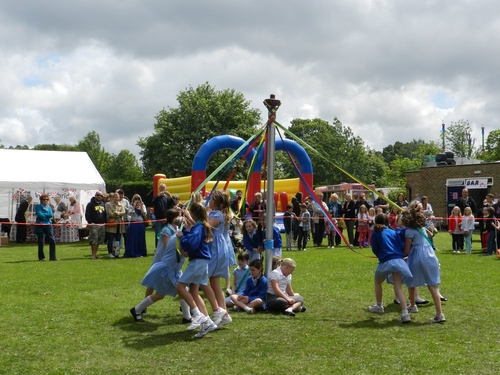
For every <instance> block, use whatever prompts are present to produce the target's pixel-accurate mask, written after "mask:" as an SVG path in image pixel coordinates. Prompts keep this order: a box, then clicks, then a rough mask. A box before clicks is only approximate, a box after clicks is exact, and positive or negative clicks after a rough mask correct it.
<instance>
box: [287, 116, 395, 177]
mask: <svg viewBox="0 0 500 375" xmlns="http://www.w3.org/2000/svg"><path fill="white" fill-rule="evenodd" d="M291 124H292V125H291V126H290V128H289V131H290V132H291V133H293V134H294V135H295V136H297V137H299V138H302V140H304V141H305V142H306V143H307V144H309V145H310V146H311V147H314V148H315V149H316V150H317V151H318V152H319V153H320V154H321V155H323V156H324V157H326V158H327V159H328V160H331V161H332V162H334V163H335V164H337V165H338V166H339V167H340V168H342V169H343V170H345V171H346V172H348V173H349V174H351V175H352V176H354V177H356V178H357V179H359V180H361V181H362V182H366V183H369V184H371V183H375V184H381V183H382V181H383V176H384V175H385V171H386V169H387V166H386V165H385V163H384V161H383V159H382V157H381V156H380V155H378V154H377V153H376V152H374V151H373V150H370V149H369V148H367V147H366V146H365V145H364V143H363V140H362V139H361V138H360V137H357V136H354V134H353V132H352V130H351V129H350V128H349V127H345V126H343V125H342V123H341V122H340V121H339V120H338V119H337V118H335V119H334V122H333V124H329V123H328V122H327V121H324V120H322V119H318V118H316V119H313V120H304V119H294V120H292V122H291ZM287 137H289V136H287ZM289 138H290V137H289ZM306 151H307V152H308V154H309V157H310V158H311V162H312V165H313V169H314V185H331V184H336V183H339V182H344V181H345V182H348V181H351V180H352V179H351V178H350V177H349V176H347V175H346V174H345V173H344V172H342V171H341V170H340V169H336V168H335V167H334V166H332V164H330V163H328V162H326V161H325V160H323V159H322V158H321V157H319V156H317V155H316V154H314V153H312V152H310V151H309V150H306ZM287 168H288V167H287ZM288 174H289V175H295V171H288Z"/></svg>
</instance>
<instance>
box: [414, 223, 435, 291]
mask: <svg viewBox="0 0 500 375" xmlns="http://www.w3.org/2000/svg"><path fill="white" fill-rule="evenodd" d="M405 237H406V238H411V239H412V244H411V249H410V253H409V254H408V261H407V262H408V267H409V268H410V271H411V273H412V275H413V277H412V278H411V279H408V281H407V283H406V285H407V286H408V287H409V288H413V287H417V286H421V285H430V286H436V285H439V284H440V282H441V280H440V272H439V260H438V258H437V257H436V253H435V252H434V250H433V249H432V246H431V244H430V243H429V240H428V237H427V233H425V230H423V229H422V228H419V229H412V228H406V233H405Z"/></svg>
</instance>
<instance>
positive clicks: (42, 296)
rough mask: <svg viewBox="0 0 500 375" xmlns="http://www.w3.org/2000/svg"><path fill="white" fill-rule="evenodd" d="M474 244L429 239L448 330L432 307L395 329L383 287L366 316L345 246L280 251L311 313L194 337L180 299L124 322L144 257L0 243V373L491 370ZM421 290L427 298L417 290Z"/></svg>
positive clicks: (256, 319)
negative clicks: (379, 307) (468, 248)
mask: <svg viewBox="0 0 500 375" xmlns="http://www.w3.org/2000/svg"><path fill="white" fill-rule="evenodd" d="M474 240H475V241H474V245H473V246H474V248H475V249H477V250H476V251H475V253H473V254H472V255H465V254H459V255H457V254H452V253H451V249H450V245H451V238H450V236H449V235H448V234H447V233H439V234H438V235H437V236H436V244H437V246H438V249H439V251H438V257H439V260H440V262H441V266H442V267H441V271H442V274H441V278H442V287H441V291H442V293H443V295H445V296H446V297H447V298H448V299H449V301H448V302H445V303H444V306H443V310H444V313H445V315H446V318H447V321H446V323H444V324H431V323H429V318H431V317H432V316H433V315H434V306H433V304H432V303H431V304H429V305H425V306H424V307H421V308H420V311H419V312H418V313H416V314H413V315H412V322H411V323H410V324H408V325H401V324H400V323H398V322H397V318H398V317H399V314H400V310H399V307H398V306H396V305H394V304H392V300H393V293H392V290H391V288H390V287H389V286H384V305H386V313H385V314H384V315H373V314H370V313H368V312H367V310H366V308H367V306H368V305H369V304H371V303H373V302H374V296H373V281H372V280H373V272H374V270H375V267H376V260H375V259H372V258H369V257H365V256H361V255H359V254H355V253H353V252H351V251H350V250H348V249H347V248H346V247H345V246H341V247H339V248H336V249H326V248H310V249H308V250H307V251H306V252H291V253H289V252H284V255H285V256H290V257H292V258H294V259H295V260H296V262H297V264H298V266H297V269H296V270H295V272H294V276H293V287H294V290H295V291H296V292H299V293H300V294H302V295H303V296H304V297H305V301H306V302H305V306H307V312H305V313H301V314H297V316H296V317H295V318H290V317H287V316H284V315H273V314H268V313H260V314H255V315H247V314H245V313H232V316H233V323H232V324H230V325H229V326H227V327H225V328H223V329H222V330H219V331H215V332H212V333H210V334H208V335H207V336H206V337H204V338H203V339H200V340H195V339H194V338H193V333H190V332H186V331H185V328H186V326H185V325H181V324H180V321H181V318H182V317H181V315H180V313H179V304H178V301H177V300H175V299H172V298H168V297H167V298H165V299H164V300H163V301H160V302H159V303H157V304H155V305H154V306H152V307H151V308H150V309H149V311H148V314H147V316H146V319H147V322H146V323H142V324H140V323H135V322H134V321H133V319H132V317H131V316H130V314H129V309H130V308H131V307H132V306H135V305H136V304H137V303H138V302H139V301H140V300H142V298H143V296H144V288H143V287H142V286H141V285H140V281H141V279H142V277H143V276H144V274H145V272H146V271H147V270H148V269H149V265H150V263H151V260H152V258H151V257H146V258H139V259H108V258H105V257H104V256H103V257H102V258H101V259H99V260H97V261H91V260H90V248H89V246H88V244H87V243H86V242H80V243H74V244H64V245H58V247H57V257H58V258H59V259H60V261H58V262H48V261H47V262H39V261H37V250H36V244H23V245H17V244H11V245H10V246H9V247H0V280H1V302H2V304H1V306H2V318H1V319H0V373H1V374H120V375H123V374H165V373H175V374H221V373H230V374H278V373H283V374H284V373H287V374H398V373H407V374H495V373H498V368H497V367H496V366H497V365H498V362H499V360H498V348H499V345H500V329H499V324H500V323H499V321H500V320H499V314H500V293H499V292H498V285H497V284H498V280H499V270H500V260H498V259H497V258H496V256H495V257H487V256H483V255H481V254H480V251H479V250H478V249H479V247H480V246H479V242H478V240H479V238H478V237H475V238H474ZM148 250H149V252H150V253H152V251H153V232H152V230H151V229H148ZM47 251H48V250H47ZM362 252H363V254H365V255H371V251H370V250H368V249H365V250H363V251H362ZM100 254H101V255H105V249H104V246H101V249H100ZM420 295H421V296H423V297H426V298H427V299H429V298H430V295H429V292H428V291H427V290H426V289H424V288H422V289H421V292H420Z"/></svg>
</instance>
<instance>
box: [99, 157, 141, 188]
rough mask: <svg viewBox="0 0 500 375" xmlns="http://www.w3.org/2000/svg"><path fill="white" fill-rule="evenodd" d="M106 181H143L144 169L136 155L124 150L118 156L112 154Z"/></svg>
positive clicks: (106, 172)
mask: <svg viewBox="0 0 500 375" xmlns="http://www.w3.org/2000/svg"><path fill="white" fill-rule="evenodd" d="M105 179H106V181H141V180H142V169H141V167H140V166H139V162H138V161H137V158H136V157H135V155H134V154H132V153H131V152H130V151H129V150H122V151H120V152H119V153H118V155H115V154H111V156H110V160H109V166H108V168H107V170H106V171H105Z"/></svg>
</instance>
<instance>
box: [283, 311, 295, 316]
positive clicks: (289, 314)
mask: <svg viewBox="0 0 500 375" xmlns="http://www.w3.org/2000/svg"><path fill="white" fill-rule="evenodd" d="M283 315H288V316H295V313H294V312H293V311H292V310H285V311H283Z"/></svg>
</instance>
